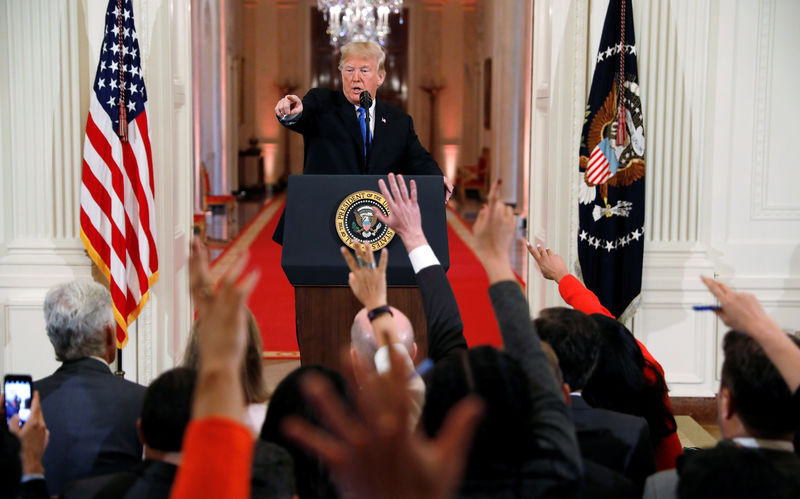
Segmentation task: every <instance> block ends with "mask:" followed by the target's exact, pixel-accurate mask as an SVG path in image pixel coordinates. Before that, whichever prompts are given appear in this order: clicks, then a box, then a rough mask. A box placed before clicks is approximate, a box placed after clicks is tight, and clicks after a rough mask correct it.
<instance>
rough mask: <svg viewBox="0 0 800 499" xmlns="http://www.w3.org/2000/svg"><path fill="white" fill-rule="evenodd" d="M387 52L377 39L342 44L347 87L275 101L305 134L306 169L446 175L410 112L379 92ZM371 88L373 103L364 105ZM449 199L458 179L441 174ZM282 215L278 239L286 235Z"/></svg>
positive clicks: (284, 118) (283, 119) (280, 113)
mask: <svg viewBox="0 0 800 499" xmlns="http://www.w3.org/2000/svg"><path fill="white" fill-rule="evenodd" d="M385 58H386V54H385V53H384V51H383V49H382V48H381V46H380V45H378V44H377V43H375V42H351V43H348V44H347V45H345V46H343V47H342V49H341V58H340V59H339V71H341V73H342V89H341V90H332V89H327V88H312V89H311V90H309V91H308V93H306V95H305V96H304V97H303V99H302V100H301V99H300V98H299V97H298V96H296V95H287V96H285V97H283V98H282V99H281V100H279V101H278V103H277V104H276V105H275V114H276V116H277V118H278V120H279V121H280V123H281V124H283V125H284V126H286V127H287V128H289V129H290V130H293V131H295V132H298V133H300V134H302V135H303V144H304V152H305V159H304V162H303V173H304V174H325V175H336V174H346V175H385V174H387V173H390V172H392V173H403V174H406V175H442V171H441V169H440V168H439V165H437V164H436V161H434V159H433V157H432V156H431V155H430V153H429V152H428V151H426V150H425V148H424V147H422V144H420V142H419V139H418V138H417V134H416V132H415V131H414V122H413V120H412V119H411V117H410V116H409V115H408V114H406V113H405V112H403V111H402V110H400V109H397V108H395V107H392V106H390V105H388V104H386V103H384V102H382V101H380V100H378V99H377V98H375V94H376V93H377V91H378V87H379V86H380V85H381V84H382V83H383V81H384V79H385V78H386V70H385V68H384V60H385ZM365 91H366V92H369V95H370V96H371V98H372V103H371V105H370V106H369V109H365V108H363V107H361V102H360V97H361V93H362V92H365ZM442 178H443V181H444V185H445V189H446V191H447V193H446V195H445V198H446V199H445V200H448V199H450V196H451V195H452V192H453V184H452V183H450V181H449V180H448V179H447V177H442ZM282 222H283V220H281V222H279V225H278V228H277V229H276V231H275V235H274V236H273V239H274V240H275V241H276V242H281V241H282V240H283V224H282Z"/></svg>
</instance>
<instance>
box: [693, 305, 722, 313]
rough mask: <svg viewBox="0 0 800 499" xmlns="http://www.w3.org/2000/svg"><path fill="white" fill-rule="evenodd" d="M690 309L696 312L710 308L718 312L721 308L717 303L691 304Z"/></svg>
mask: <svg viewBox="0 0 800 499" xmlns="http://www.w3.org/2000/svg"><path fill="white" fill-rule="evenodd" d="M692 309H693V310H696V311H698V312H700V311H703V310H711V311H713V312H718V311H720V310H722V307H720V306H719V305H694V306H692Z"/></svg>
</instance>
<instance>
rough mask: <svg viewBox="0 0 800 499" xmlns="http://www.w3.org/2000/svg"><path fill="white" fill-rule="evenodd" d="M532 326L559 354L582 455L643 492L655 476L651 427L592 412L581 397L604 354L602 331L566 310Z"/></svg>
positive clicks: (549, 312)
mask: <svg viewBox="0 0 800 499" xmlns="http://www.w3.org/2000/svg"><path fill="white" fill-rule="evenodd" d="M533 323H534V326H535V327H536V331H537V332H538V333H539V335H540V337H541V338H542V339H543V340H544V341H546V342H547V343H549V344H550V346H551V347H553V350H554V351H555V352H556V355H557V356H558V362H559V364H560V366H561V371H562V373H563V374H564V380H565V381H566V383H567V384H568V385H569V386H570V389H571V390H572V394H571V395H570V413H571V416H572V421H573V422H574V424H575V431H576V434H577V437H578V444H579V445H580V449H581V455H582V456H583V458H584V459H588V460H590V461H594V462H596V463H598V464H601V465H603V466H606V467H608V468H611V469H613V470H616V471H618V472H620V473H622V474H623V475H625V476H626V477H628V478H629V479H630V480H631V481H632V482H633V483H634V484H635V485H636V486H637V487H638V489H639V490H640V491H641V488H642V487H643V486H644V481H645V479H646V478H647V476H648V475H650V474H652V473H653V472H654V471H655V458H654V457H653V448H652V446H651V444H650V433H649V431H648V428H647V421H645V420H644V419H643V418H641V417H638V416H631V415H629V414H622V413H620V412H615V411H609V410H607V409H598V408H594V407H591V406H590V405H589V404H587V403H586V401H585V400H583V397H582V396H581V392H582V390H583V388H584V385H585V384H586V382H587V381H588V380H589V378H590V376H591V375H592V372H593V370H594V368H595V366H596V365H597V359H598V356H599V353H600V349H599V346H598V343H599V339H600V338H599V333H598V331H597V325H596V324H595V322H594V321H593V320H592V319H591V318H590V317H589V316H588V315H586V314H584V313H583V312H580V311H578V310H573V309H570V308H565V307H551V308H546V309H544V310H542V311H541V313H540V314H539V317H537V318H536V319H535V320H534V321H533Z"/></svg>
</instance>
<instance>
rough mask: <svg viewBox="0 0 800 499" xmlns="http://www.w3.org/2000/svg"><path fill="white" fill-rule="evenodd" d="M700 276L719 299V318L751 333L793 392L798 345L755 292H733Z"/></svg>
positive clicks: (797, 382) (799, 383)
mask: <svg viewBox="0 0 800 499" xmlns="http://www.w3.org/2000/svg"><path fill="white" fill-rule="evenodd" d="M700 279H702V280H703V283H704V284H705V285H706V286H708V289H709V290H710V291H711V293H712V294H713V295H714V296H715V297H716V298H717V300H718V301H719V304H720V306H721V307H722V308H721V310H719V311H717V312H716V314H717V316H718V317H719V318H720V319H722V322H724V323H725V324H726V325H727V326H728V327H730V328H733V329H735V330H737V331H741V332H743V333H747V334H749V335H750V336H752V337H753V339H755V340H756V341H757V342H758V344H759V345H761V348H763V349H764V353H766V354H767V357H768V358H769V360H771V361H772V363H773V364H774V365H775V367H776V368H777V369H778V372H780V373H781V376H783V379H784V380H785V381H786V384H787V385H789V389H790V390H791V391H792V392H796V391H797V390H798V388H800V347H798V346H797V345H796V344H795V343H794V342H793V341H792V339H791V338H789V335H787V334H786V333H784V332H783V330H781V328H780V326H779V325H778V323H777V322H775V321H774V320H772V318H770V317H769V316H768V315H767V313H766V312H765V311H764V308H763V307H762V306H761V304H760V303H759V302H758V299H757V298H756V297H755V296H753V295H751V294H749V293H739V292H736V291H734V290H732V289H731V288H729V287H728V286H726V285H724V284H722V283H721V282H719V281H715V280H714V279H711V278H708V277H705V276H701V277H700Z"/></svg>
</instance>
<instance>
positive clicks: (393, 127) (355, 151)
mask: <svg viewBox="0 0 800 499" xmlns="http://www.w3.org/2000/svg"><path fill="white" fill-rule="evenodd" d="M285 126H286V127H287V128H289V129H290V130H294V131H295V132H298V133H301V134H302V135H303V143H304V150H305V160H304V163H303V173H304V174H324V175H333V174H348V175H359V174H367V175H386V174H388V173H390V172H393V173H403V174H408V175H441V174H442V171H441V170H440V169H439V166H438V165H437V164H436V162H435V161H434V160H433V157H432V156H431V155H430V153H428V151H426V150H425V148H424V147H422V145H421V144H420V143H419V139H418V138H417V134H416V132H414V122H413V120H412V119H411V117H410V116H409V115H407V114H406V113H404V112H403V111H401V110H400V109H397V108H396V107H392V106H390V105H388V104H386V103H384V102H382V101H381V100H380V99H378V100H376V102H375V132H374V133H375V137H374V140H373V142H372V144H371V149H370V151H369V154H368V156H369V158H368V162H365V161H364V141H363V139H362V138H361V128H360V127H359V124H358V118H357V117H356V112H355V107H354V106H353V105H352V104H351V103H350V102H348V100H347V98H345V96H344V94H343V93H342V92H341V90H331V89H328V88H312V89H311V90H309V91H308V93H307V94H306V95H305V96H304V97H303V112H302V114H301V115H300V117H299V118H298V119H297V120H296V121H295V122H293V123H292V124H290V125H289V124H287V125H285Z"/></svg>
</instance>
